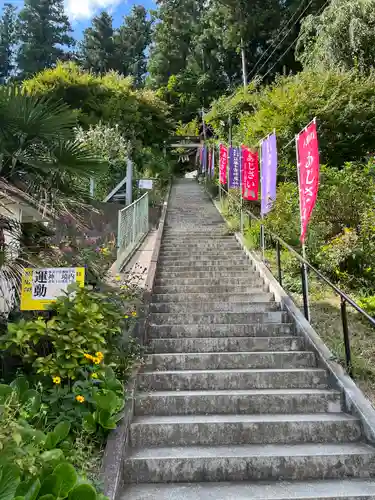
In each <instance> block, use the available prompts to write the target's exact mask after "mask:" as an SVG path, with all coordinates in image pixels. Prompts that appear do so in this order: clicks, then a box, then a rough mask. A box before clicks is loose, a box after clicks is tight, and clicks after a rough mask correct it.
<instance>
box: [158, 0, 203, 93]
mask: <svg viewBox="0 0 375 500" xmlns="http://www.w3.org/2000/svg"><path fill="white" fill-rule="evenodd" d="M157 4H158V6H159V8H158V10H157V11H156V12H155V17H156V19H157V22H156V24H155V29H154V32H153V46H152V49H151V54H150V60H149V65H148V71H149V73H150V78H149V80H150V84H151V85H152V86H153V87H155V88H157V87H160V86H162V85H167V84H168V80H169V78H170V76H171V75H177V74H178V73H180V72H181V71H183V70H184V69H186V66H187V58H188V56H189V54H190V52H191V44H192V39H193V36H194V33H195V32H196V30H197V29H199V27H200V19H201V15H202V11H203V4H204V1H203V0H159V1H157Z"/></svg>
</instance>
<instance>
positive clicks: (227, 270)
mask: <svg viewBox="0 0 375 500" xmlns="http://www.w3.org/2000/svg"><path fill="white" fill-rule="evenodd" d="M232 277H233V278H236V277H237V278H241V277H242V278H247V279H251V278H254V279H256V278H258V279H259V274H258V273H256V272H255V271H253V270H252V269H250V268H248V269H246V268H244V267H243V266H236V267H234V266H233V267H228V266H223V265H221V266H217V267H206V268H205V269H203V270H201V271H196V270H195V269H186V270H185V271H167V270H164V269H159V270H158V271H157V278H167V279H171V278H190V279H192V278H193V279H196V278H209V279H212V278H232Z"/></svg>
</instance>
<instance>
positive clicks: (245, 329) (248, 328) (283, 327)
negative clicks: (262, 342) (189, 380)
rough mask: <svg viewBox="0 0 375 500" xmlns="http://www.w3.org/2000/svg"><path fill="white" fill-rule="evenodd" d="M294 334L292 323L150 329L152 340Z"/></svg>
mask: <svg viewBox="0 0 375 500" xmlns="http://www.w3.org/2000/svg"><path fill="white" fill-rule="evenodd" d="M293 332H294V325H293V324H291V323H281V324H277V323H263V324H262V323H259V324H246V325H240V324H234V325H228V324H222V325H221V324H217V323H216V324H215V325H214V326H212V325H204V324H202V325H153V326H152V327H151V328H149V331H148V337H149V338H150V339H160V338H166V339H173V338H175V339H188V338H207V337H208V338H222V337H278V336H282V335H289V336H290V334H291V333H293Z"/></svg>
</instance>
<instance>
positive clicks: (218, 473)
mask: <svg viewBox="0 0 375 500" xmlns="http://www.w3.org/2000/svg"><path fill="white" fill-rule="evenodd" d="M124 475H125V482H127V483H134V482H136V483H139V482H144V483H167V482H202V481H211V482H216V481H249V480H253V481H260V480H263V481H264V480H268V481H271V480H284V481H285V480H300V481H302V480H310V479H323V478H324V479H342V478H349V477H355V478H362V479H363V478H370V477H371V476H373V475H375V449H374V448H372V447H371V446H369V445H366V444H358V443H349V444H306V443H304V444H299V445H285V444H281V445H243V446H232V445H230V446H207V447H206V446H197V447H193V446H191V447H190V446H186V447H168V448H142V449H140V450H134V451H133V453H132V455H131V456H130V457H129V459H127V460H125V463H124ZM250 498H251V497H250Z"/></svg>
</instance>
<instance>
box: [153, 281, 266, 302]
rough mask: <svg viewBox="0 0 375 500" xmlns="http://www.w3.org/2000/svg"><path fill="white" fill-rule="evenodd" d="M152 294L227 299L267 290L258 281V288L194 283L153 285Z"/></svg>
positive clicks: (244, 284) (243, 284)
mask: <svg viewBox="0 0 375 500" xmlns="http://www.w3.org/2000/svg"><path fill="white" fill-rule="evenodd" d="M153 293H154V294H155V295H157V294H167V295H169V294H184V293H188V294H197V293H199V294H203V295H205V296H206V295H208V294H211V293H219V294H220V295H221V294H223V295H224V296H226V297H227V299H229V297H230V296H231V295H237V294H241V295H242V294H246V295H248V296H249V295H257V294H258V293H268V288H267V287H266V286H265V285H264V284H263V283H262V282H261V280H260V279H259V285H258V286H250V285H249V284H247V283H242V284H240V285H239V284H232V285H225V284H221V285H213V286H211V285H204V284H201V285H199V284H198V285H197V284H196V283H193V284H190V285H179V284H173V282H172V281H171V283H169V284H168V285H167V286H160V285H155V286H154V288H153Z"/></svg>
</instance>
